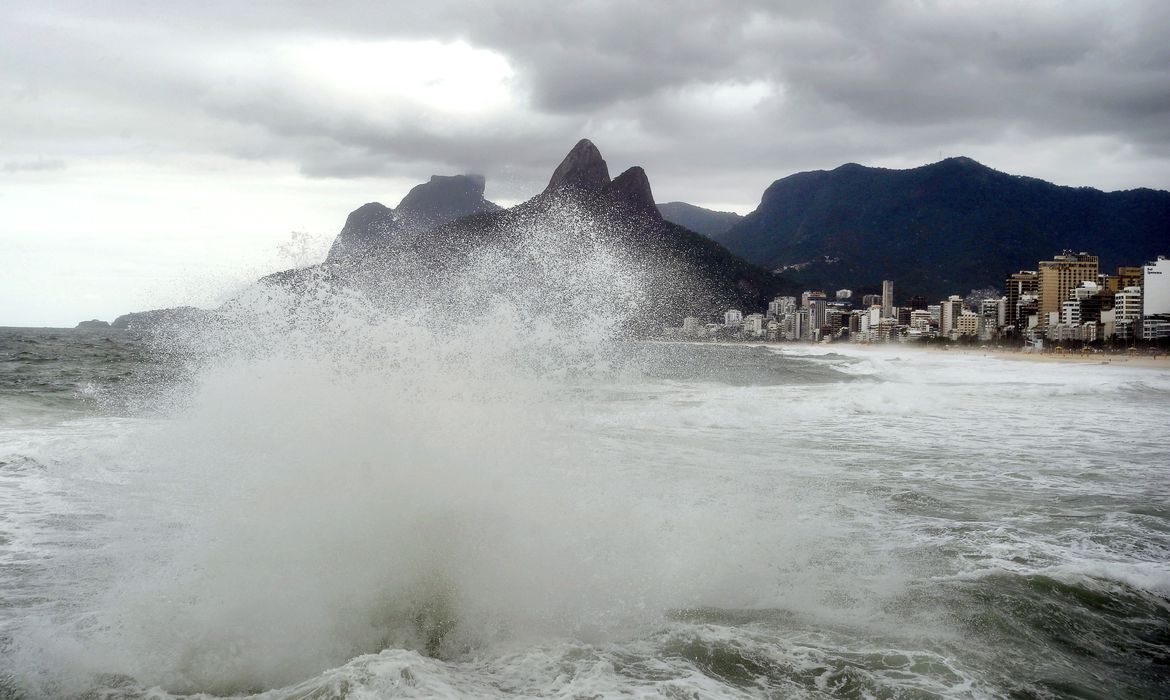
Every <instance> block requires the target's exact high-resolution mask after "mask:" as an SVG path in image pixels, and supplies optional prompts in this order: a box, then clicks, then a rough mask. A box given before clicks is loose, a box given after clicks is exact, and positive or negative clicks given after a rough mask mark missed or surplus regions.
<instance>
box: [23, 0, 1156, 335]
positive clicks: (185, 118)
mask: <svg viewBox="0 0 1170 700" xmlns="http://www.w3.org/2000/svg"><path fill="white" fill-rule="evenodd" d="M1168 27H1170V2H1165V1H1163V0H1151V1H1149V2H1124V1H1121V0H1103V1H1101V2H1088V1H1086V2H1049V1H1045V0H1027V1H1021V2H995V1H988V0H984V1H981V2H961V1H958V0H956V1H951V2H941V1H940V2H930V1H927V0H920V1H916V2H913V1H906V2H879V1H876V0H874V1H868V2H849V3H845V2H842V3H828V2H815V3H814V2H776V1H769V2H750V1H743V2H738V1H735V0H719V1H715V0H712V1H711V2H686V1H670V2H667V1H661V2H656V1H653V0H641V1H640V2H572V3H569V2H565V3H561V2H543V1H540V2H496V3H493V2H470V1H469V2H442V1H440V0H427V1H426V2H411V3H405V2H403V3H398V2H391V1H389V0H385V1H381V2H376V1H374V0H368V1H366V2H344V1H338V0H334V1H333V2H329V3H323V2H260V1H257V2H240V1H239V0H231V1H230V2H219V1H215V0H187V1H185V2H178V1H175V0H138V1H131V0H123V1H121V2H112V1H111V2H103V1H101V0H76V1H69V0H36V1H30V2H25V1H23V0H4V2H2V3H0V104H2V105H3V107H2V108H0V325H69V326H71V325H73V324H75V323H76V322H77V321H79V320H81V319H88V318H95V317H96V318H103V319H106V320H110V319H112V318H113V317H114V316H116V315H118V314H121V313H124V312H127V311H133V310H142V309H147V308H157V307H160V306H172V305H177V304H183V303H193V304H196V305H205V306H206V305H212V304H216V303H218V301H219V300H221V299H222V298H223V297H224V296H225V295H226V294H229V293H231V291H233V290H235V289H238V288H239V286H240V285H242V284H244V283H246V282H247V281H248V280H250V279H253V278H254V277H256V276H258V275H260V274H264V273H267V272H271V271H273V270H277V269H281V268H284V267H289V266H291V265H299V264H308V263H312V262H317V261H319V260H320V259H321V258H323V256H324V253H325V251H326V249H327V247H328V244H329V242H330V240H331V239H332V237H333V236H334V235H336V233H337V231H338V230H339V229H340V228H341V225H342V223H343V222H344V220H345V216H346V214H347V213H348V212H349V211H350V210H352V209H354V208H356V207H357V206H359V205H361V204H362V203H364V202H367V201H381V202H383V203H385V204H388V205H391V206H393V205H396V204H397V203H398V200H399V199H400V198H401V197H402V196H403V195H404V194H405V193H406V191H407V190H408V189H409V188H410V187H411V186H412V185H413V184H416V183H418V182H420V181H423V180H425V179H426V178H427V177H428V176H429V175H431V174H433V173H437V174H451V173H459V172H479V173H483V174H484V175H486V176H487V180H488V185H487V196H488V198H489V199H493V200H495V201H497V202H500V203H503V204H510V203H514V202H516V201H519V200H523V199H525V198H527V197H528V196H530V195H532V194H533V193H535V192H536V191H538V190H539V189H540V188H541V187H542V186H543V185H544V183H545V182H546V181H547V179H548V176H549V174H550V173H551V171H552V169H553V168H554V167H555V166H556V164H557V162H558V161H559V159H560V158H561V157H562V156H563V155H564V153H565V152H567V151H568V149H569V148H571V147H572V145H573V143H574V142H576V141H577V139H579V138H581V137H589V138H591V139H592V140H593V141H594V142H595V143H596V144H597V145H598V147H599V148H600V149H601V151H602V153H603V154H604V155H605V157H606V159H607V160H608V161H609V164H610V171H611V173H614V174H616V173H617V172H619V171H620V170H622V169H624V168H625V167H628V166H630V165H642V166H644V167H645V168H646V171H647V173H648V175H649V176H650V181H651V184H652V186H653V188H654V192H655V196H656V198H657V199H658V200H659V201H672V200H684V201H689V202H692V203H696V204H700V205H704V206H709V207H713V208H721V209H733V210H736V211H740V212H747V211H750V210H751V209H752V208H754V207H755V205H756V203H757V202H758V201H759V197H760V194H761V193H762V192H763V190H764V188H765V187H766V186H767V185H768V184H769V183H771V182H772V181H773V180H775V179H777V178H780V177H783V176H785V175H789V174H791V173H794V172H799V171H802V170H810V169H828V168H833V167H836V166H837V165H840V164H842V163H846V162H858V163H863V164H866V165H878V166H886V167H909V166H915V165H921V164H924V163H929V162H933V161H936V160H939V159H940V157H947V156H953V155H967V156H970V157H973V158H975V159H976V160H979V161H981V162H983V163H986V164H988V165H990V166H992V167H994V168H996V169H999V170H1003V171H1007V172H1011V173H1016V174H1023V175H1031V176H1035V177H1040V178H1044V179H1046V180H1051V181H1053V182H1057V183H1060V184H1067V185H1087V186H1092V187H1098V188H1101V189H1106V190H1114V189H1125V188H1132V187H1139V186H1145V187H1155V188H1159V189H1170V40H1168V39H1167V37H1166V30H1167V28H1168Z"/></svg>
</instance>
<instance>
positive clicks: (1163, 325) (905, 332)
mask: <svg viewBox="0 0 1170 700" xmlns="http://www.w3.org/2000/svg"><path fill="white" fill-rule="evenodd" d="M858 301H859V303H857V304H855V303H854V295H853V292H852V290H849V289H840V290H837V291H836V292H833V293H832V294H828V293H826V292H824V291H819V290H809V291H806V292H804V293H803V294H802V295H801V296H800V297H799V298H797V297H792V296H781V297H776V298H775V299H773V300H772V301H771V302H770V303H769V304H768V308H767V310H766V311H765V312H762V313H749V314H747V315H744V313H743V312H742V311H741V310H739V309H728V310H727V311H726V312H725V313H724V314H723V318H722V319H717V320H710V321H709V320H705V319H699V318H696V317H693V316H690V317H687V318H686V319H684V321H683V325H682V327H681V328H676V329H671V332H670V334H671V335H674V336H682V337H685V338H692V339H695V338H707V339H719V338H738V339H749V340H751V339H760V340H794V341H795V340H807V341H814V342H824V341H829V340H849V341H852V342H861V343H875V342H876V343H880V342H889V341H895V340H897V341H910V340H922V339H931V338H947V339H951V340H959V339H963V338H970V339H978V340H983V341H987V340H993V339H1000V338H1009V337H1010V338H1016V339H1018V340H1020V341H1021V342H1024V341H1027V342H1031V343H1033V344H1035V345H1038V346H1039V345H1042V344H1043V343H1044V342H1045V341H1050V342H1054V343H1057V344H1059V343H1065V342H1068V341H1077V342H1082V343H1083V342H1093V341H1097V340H1106V339H1118V340H1122V341H1132V340H1136V339H1142V340H1147V341H1149V340H1161V339H1170V259H1167V258H1166V257H1164V256H1158V258H1157V259H1156V260H1153V261H1151V262H1148V263H1146V264H1145V265H1138V266H1123V267H1118V268H1117V269H1116V270H1115V272H1114V274H1103V273H1101V271H1100V270H1099V267H1098V260H1097V256H1095V255H1091V254H1089V253H1083V252H1082V253H1073V252H1071V251H1064V252H1063V253H1061V254H1060V255H1056V256H1054V257H1053V258H1052V259H1051V260H1041V261H1039V262H1038V263H1037V269H1035V270H1022V271H1020V272H1017V273H1013V274H1011V275H1009V276H1008V278H1007V279H1006V280H1005V281H1004V287H1003V290H1002V293H999V291H998V290H983V291H982V292H979V291H977V290H976V291H973V292H972V294H970V295H968V296H967V297H965V298H964V297H960V296H958V295H952V296H949V297H948V298H946V299H943V300H940V301H938V302H937V303H934V304H929V303H927V301H926V299H925V298H923V297H921V296H912V297H910V298H908V299H906V300H905V303H904V305H902V306H895V301H894V282H893V281H892V280H885V281H883V282H882V292H881V294H866V295H863V296H862V297H861V298H860V300H858Z"/></svg>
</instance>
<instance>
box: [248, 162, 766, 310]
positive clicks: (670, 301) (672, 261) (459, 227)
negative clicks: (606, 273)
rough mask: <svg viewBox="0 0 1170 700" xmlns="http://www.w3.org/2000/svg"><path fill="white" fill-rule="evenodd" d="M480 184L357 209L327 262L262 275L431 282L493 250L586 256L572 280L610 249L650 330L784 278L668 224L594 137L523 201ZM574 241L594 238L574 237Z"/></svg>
mask: <svg viewBox="0 0 1170 700" xmlns="http://www.w3.org/2000/svg"><path fill="white" fill-rule="evenodd" d="M483 190H484V182H483V179H482V178H481V177H477V176H454V177H448V178H442V177H433V178H431V181H430V182H429V183H426V184H424V185H419V186H418V187H416V188H414V189H413V190H411V193H410V194H408V195H407V197H406V198H404V199H403V200H402V202H401V203H400V204H399V205H398V207H397V208H394V209H391V208H390V207H386V206H384V205H381V204H377V203H371V204H366V205H364V206H362V207H360V208H359V209H357V210H355V211H354V212H352V213H351V214H350V215H349V218H348V219H347V221H346V224H345V227H344V228H343V229H342V231H341V233H340V234H339V235H338V237H337V239H336V241H335V242H334V244H333V247H332V249H331V250H330V252H329V256H328V258H327V260H326V262H325V263H323V264H322V265H319V266H314V267H313V268H309V269H305V270H289V271H285V272H281V273H276V274H275V275H270V276H269V277H266V278H265V279H264V280H262V281H263V282H266V283H278V284H282V285H286V286H292V287H294V288H295V287H299V286H300V285H302V284H303V283H306V282H308V281H309V280H310V279H312V280H314V282H315V283H316V282H317V281H319V280H320V279H321V278H326V279H327V280H328V281H329V282H330V283H331V284H342V285H346V284H352V285H356V286H366V287H368V286H369V285H370V284H371V283H376V284H383V283H385V282H387V281H388V280H389V281H393V280H394V279H396V278H402V279H405V278H407V277H413V278H416V279H417V278H418V277H419V276H420V274H421V276H423V277H426V279H427V281H428V284H430V285H454V284H458V282H459V280H460V278H461V275H462V272H463V271H464V270H467V269H469V268H470V267H471V266H473V265H475V264H476V263H477V262H478V261H480V260H482V259H483V258H484V257H485V256H489V255H493V256H500V255H503V256H505V257H507V258H508V262H507V263H506V266H507V267H508V269H510V270H516V269H523V264H517V261H523V260H525V259H532V260H536V259H537V258H539V257H540V256H554V257H555V256H561V257H570V258H571V257H573V256H577V259H574V260H567V261H566V262H567V263H569V264H567V265H565V266H564V268H563V272H561V273H560V274H563V275H565V276H572V275H575V274H576V273H577V272H578V271H579V270H580V269H582V268H584V267H586V266H588V265H590V264H594V263H597V262H598V261H597V260H585V259H581V256H583V255H585V256H590V255H591V256H613V258H614V260H615V263H616V264H618V265H621V266H622V269H623V270H625V271H626V273H627V275H628V276H634V277H637V279H636V280H634V282H635V284H636V286H637V287H638V288H639V290H640V291H639V295H638V300H637V309H636V310H635V311H634V312H633V314H632V315H633V316H636V317H637V320H636V321H635V325H639V326H641V328H642V329H644V330H653V329H654V328H655V327H656V326H657V325H660V324H661V323H674V324H677V323H679V322H680V321H681V319H682V317H683V316H684V315H688V314H694V315H699V316H702V317H704V318H706V317H711V316H714V315H715V314H716V313H719V312H721V311H722V310H724V309H726V308H728V307H731V306H735V307H740V308H744V309H756V308H762V307H764V306H766V305H767V302H768V300H769V298H770V297H771V295H772V294H774V293H775V292H776V291H777V289H776V282H777V278H776V277H775V276H773V275H771V274H770V273H769V272H767V271H766V270H764V269H762V268H759V267H756V266H754V265H751V264H749V263H746V262H744V261H743V260H741V259H740V258H738V257H736V256H735V255H732V254H731V253H730V252H728V251H727V250H726V249H725V248H723V247H722V246H721V245H719V244H718V243H716V242H714V241H712V240H711V239H709V238H707V237H705V236H702V235H700V234H698V233H695V232H694V231H691V230H689V229H687V228H685V227H683V226H680V225H678V224H675V223H671V222H669V221H667V220H665V219H664V218H663V216H662V214H661V213H660V212H659V210H658V207H657V206H656V205H655V203H654V196H653V193H652V191H651V189H650V182H649V180H648V179H647V177H646V173H645V172H644V171H643V170H642V168H640V167H633V168H630V169H628V170H626V171H625V172H623V173H621V174H620V175H618V176H617V177H616V178H612V179H611V178H610V175H609V168H608V165H607V164H606V162H605V159H604V158H602V156H601V153H600V152H599V151H598V150H597V148H596V146H594V145H593V143H591V142H590V141H588V140H582V141H580V142H579V143H578V144H577V145H576V146H574V147H573V149H572V150H571V151H570V152H569V153H568V155H567V156H565V158H564V160H563V161H562V162H561V163H560V165H558V166H557V167H556V169H555V170H554V171H553V174H552V177H551V178H550V179H549V183H548V186H547V187H546V188H545V189H544V190H543V191H542V192H540V193H539V194H537V195H536V196H535V197H533V198H531V199H529V200H528V201H526V202H523V203H521V204H518V205H516V206H514V207H511V208H509V209H501V208H500V207H498V206H496V205H495V204H492V203H491V202H488V201H486V200H485V199H484V198H483ZM573 237H579V238H581V239H588V240H587V241H585V240H579V241H576V243H588V245H575V244H574V243H575V242H574V241H573V240H572V238H573ZM591 246H592V247H591ZM574 266H576V269H575V268H574ZM545 272H546V274H547V270H546V271H545ZM627 281H629V280H627ZM513 282H514V283H515V284H517V285H524V284H525V280H523V279H515V280H513ZM546 283H547V282H546ZM592 291H597V290H592ZM550 303H554V302H551V301H550Z"/></svg>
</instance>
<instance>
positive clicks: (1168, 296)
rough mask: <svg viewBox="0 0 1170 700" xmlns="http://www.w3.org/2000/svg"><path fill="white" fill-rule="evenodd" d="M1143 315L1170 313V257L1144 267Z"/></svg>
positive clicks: (1160, 257)
mask: <svg viewBox="0 0 1170 700" xmlns="http://www.w3.org/2000/svg"><path fill="white" fill-rule="evenodd" d="M1142 295H1143V299H1142V315H1143V316H1160V315H1162V314H1170V259H1168V258H1166V256H1164V255H1159V256H1158V259H1157V260H1155V261H1153V262H1148V263H1146V264H1145V265H1144V266H1143V267H1142Z"/></svg>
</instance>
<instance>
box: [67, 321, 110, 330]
mask: <svg viewBox="0 0 1170 700" xmlns="http://www.w3.org/2000/svg"><path fill="white" fill-rule="evenodd" d="M109 327H110V322H109V321H99V320H98V319H96V318H95V319H93V320H92V321H82V322H81V323H79V324H77V325H76V326H74V328H75V329H76V330H79V331H94V330H99V329H102V328H109Z"/></svg>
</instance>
